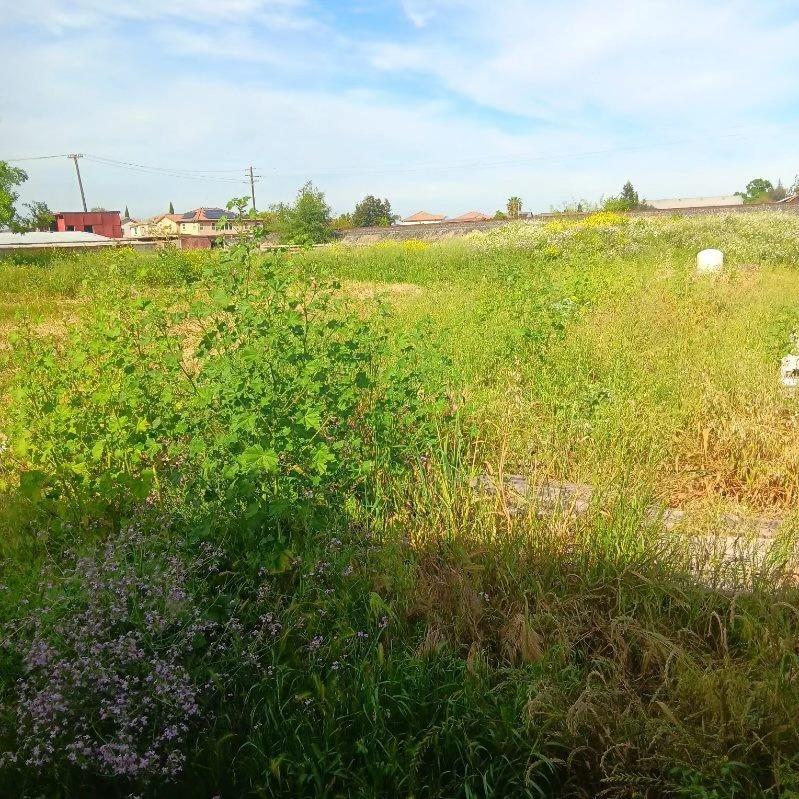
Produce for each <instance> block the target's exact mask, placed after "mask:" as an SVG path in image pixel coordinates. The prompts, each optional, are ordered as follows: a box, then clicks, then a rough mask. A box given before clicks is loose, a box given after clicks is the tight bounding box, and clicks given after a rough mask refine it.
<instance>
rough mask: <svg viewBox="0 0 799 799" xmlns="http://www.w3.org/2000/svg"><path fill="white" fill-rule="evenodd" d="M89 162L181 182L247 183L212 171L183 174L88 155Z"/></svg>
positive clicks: (241, 179)
mask: <svg viewBox="0 0 799 799" xmlns="http://www.w3.org/2000/svg"><path fill="white" fill-rule="evenodd" d="M86 158H87V160H89V161H92V162H94V163H98V164H104V165H106V166H113V167H116V168H117V169H127V170H132V171H139V172H145V173H149V174H156V175H167V176H169V177H173V178H178V179H181V180H201V181H203V182H209V181H212V182H214V183H236V184H239V185H241V184H242V183H246V180H245V179H244V177H241V178H238V179H237V178H226V177H220V176H219V175H218V174H214V173H213V172H212V171H208V172H202V171H198V172H196V173H194V172H188V171H187V172H183V171H181V170H179V169H165V168H163V167H151V166H146V165H145V164H135V163H132V162H126V161H115V160H113V159H110V158H100V157H98V156H94V155H87V156H86ZM234 171H235V172H237V173H239V174H241V169H236V170H234Z"/></svg>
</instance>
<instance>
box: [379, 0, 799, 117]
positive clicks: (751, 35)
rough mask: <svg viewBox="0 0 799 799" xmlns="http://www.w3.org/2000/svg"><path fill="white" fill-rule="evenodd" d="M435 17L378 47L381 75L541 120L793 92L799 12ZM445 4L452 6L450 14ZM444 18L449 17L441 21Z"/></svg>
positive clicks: (570, 10) (708, 6)
mask: <svg viewBox="0 0 799 799" xmlns="http://www.w3.org/2000/svg"><path fill="white" fill-rule="evenodd" d="M425 7H426V8H427V9H428V13H430V14H432V13H435V11H436V9H437V8H438V9H440V10H441V12H442V13H441V15H440V18H439V20H438V24H436V25H434V26H429V27H428V28H426V29H425V30H424V31H421V32H420V34H419V35H418V36H417V37H413V38H411V39H410V40H409V41H407V42H404V43H398V42H397V41H396V40H388V41H385V42H383V43H378V44H374V45H373V46H372V50H371V53H372V63H373V64H374V65H375V66H376V67H377V68H379V69H382V70H384V71H386V72H399V71H407V70H413V71H415V72H417V73H418V74H419V75H422V76H426V77H428V78H429V79H431V80H433V81H435V82H437V83H439V84H440V85H442V86H444V87H446V88H447V89H449V90H451V91H453V92H456V93H457V94H459V95H461V96H463V97H466V98H469V99H470V100H471V101H473V102H476V103H479V104H480V105H484V106H486V107H489V108H495V109H498V110H501V111H505V112H509V113H513V114H518V115H522V116H531V117H538V116H540V115H541V113H545V114H547V115H549V114H554V115H560V116H561V117H563V116H564V115H565V116H567V117H568V115H571V114H576V113H579V112H584V113H595V112H597V111H599V112H604V113H610V114H619V115H634V116H636V117H643V118H647V117H653V118H660V119H662V118H668V117H669V116H674V115H682V114H686V113H701V112H702V110H703V109H706V110H707V113H708V114H717V115H722V116H723V117H725V118H733V117H735V116H736V115H739V114H741V113H743V112H746V111H748V110H755V109H759V108H761V107H763V106H764V105H765V104H767V103H769V102H778V101H779V100H780V99H782V98H784V97H786V96H788V97H791V98H793V99H795V98H796V97H797V92H798V91H799V87H798V86H797V84H796V82H795V80H794V79H793V76H794V75H795V74H796V69H797V68H798V67H799V51H797V49H796V47H795V42H796V41H798V40H799V20H796V19H794V20H793V21H792V22H785V21H783V22H781V23H779V24H778V23H777V22H775V20H773V19H772V18H770V17H769V15H768V14H767V7H768V4H766V3H763V4H752V3H749V2H742V1H741V0H732V2H730V0H706V2H702V3H695V2H693V0H669V2H665V1H664V0H650V1H649V2H640V0H618V1H617V2H615V3H613V4H608V3H607V2H606V0H580V1H579V2H563V3H560V2H558V3H555V2H539V3H535V4H533V3H530V2H527V0H504V2H503V3H485V2H483V0H464V1H463V2H461V3H459V4H458V8H457V11H456V10H455V9H454V8H453V7H452V4H451V2H450V1H449V0H429V2H427V3H425ZM444 11H446V12H447V13H446V14H445V13H444ZM444 18H445V20H446V22H445V23H444V22H442V19H444Z"/></svg>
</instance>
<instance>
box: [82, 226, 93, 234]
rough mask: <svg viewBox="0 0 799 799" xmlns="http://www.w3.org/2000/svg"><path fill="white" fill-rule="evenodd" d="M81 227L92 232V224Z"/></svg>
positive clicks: (87, 231)
mask: <svg viewBox="0 0 799 799" xmlns="http://www.w3.org/2000/svg"><path fill="white" fill-rule="evenodd" d="M83 229H84V230H85V231H86V233H94V225H84V226H83Z"/></svg>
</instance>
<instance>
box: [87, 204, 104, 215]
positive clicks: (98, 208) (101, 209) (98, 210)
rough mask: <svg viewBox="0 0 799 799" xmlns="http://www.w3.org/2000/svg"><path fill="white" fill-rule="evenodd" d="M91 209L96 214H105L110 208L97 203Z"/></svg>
mask: <svg viewBox="0 0 799 799" xmlns="http://www.w3.org/2000/svg"><path fill="white" fill-rule="evenodd" d="M89 210H90V211H91V212H92V213H95V214H97V213H99V214H104V213H105V212H106V211H107V210H108V209H107V208H104V207H103V206H102V205H95V206H94V207H92V208H90V209H89Z"/></svg>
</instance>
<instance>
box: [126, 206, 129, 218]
mask: <svg viewBox="0 0 799 799" xmlns="http://www.w3.org/2000/svg"><path fill="white" fill-rule="evenodd" d="M125 219H130V211H128V206H127V205H126V206H125Z"/></svg>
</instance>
